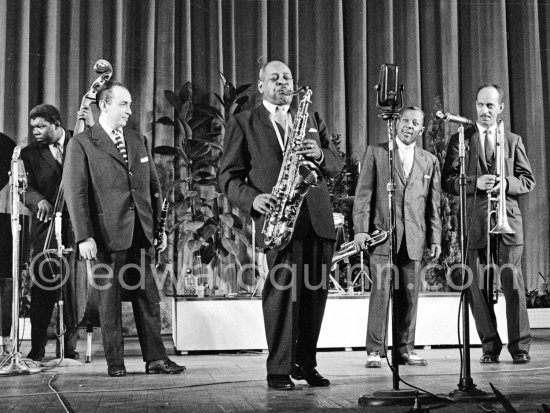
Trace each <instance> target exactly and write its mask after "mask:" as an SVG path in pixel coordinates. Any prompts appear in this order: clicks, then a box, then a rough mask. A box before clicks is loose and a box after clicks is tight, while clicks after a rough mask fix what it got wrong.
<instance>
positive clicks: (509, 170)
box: [443, 127, 535, 249]
mask: <svg viewBox="0 0 550 413" xmlns="http://www.w3.org/2000/svg"><path fill="white" fill-rule="evenodd" d="M479 139H480V138H479V133H478V131H477V129H476V128H475V127H470V128H468V129H467V130H466V131H465V132H464V143H465V146H466V148H467V150H466V153H465V157H464V165H465V170H466V212H467V214H468V219H467V220H466V226H467V234H468V247H469V249H479V248H485V246H486V245H487V192H486V191H480V190H478V189H477V178H478V177H479V176H481V175H485V174H488V173H491V172H490V171H489V170H488V168H487V163H486V161H485V154H484V153H483V151H481V146H480V142H479ZM458 143H459V142H458V134H455V135H453V136H452V137H451V139H450V141H449V145H448V147H447V156H446V158H445V166H444V167H443V187H444V189H445V190H446V191H447V192H449V193H451V194H455V195H458V194H459V172H460V170H459V167H460V165H459V159H458ZM494 165H495V162H493V167H494ZM504 169H505V173H504V175H505V177H506V180H507V181H508V188H507V189H506V215H507V216H508V222H509V224H510V226H511V227H512V229H513V230H514V231H515V234H503V236H502V240H503V242H504V243H505V244H506V245H523V224H522V218H521V212H520V210H519V205H518V196H519V195H522V194H526V193H527V192H530V191H532V190H533V188H534V187H535V178H534V177H533V174H532V172H531V166H530V164H529V159H528V158H527V153H526V152H525V147H524V146H523V143H522V141H521V137H520V136H519V135H515V134H513V133H511V132H509V131H505V145H504ZM492 173H494V172H492Z"/></svg>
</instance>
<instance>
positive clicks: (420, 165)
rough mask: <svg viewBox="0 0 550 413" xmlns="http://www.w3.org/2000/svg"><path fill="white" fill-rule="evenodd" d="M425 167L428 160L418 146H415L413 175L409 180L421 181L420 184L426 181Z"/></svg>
mask: <svg viewBox="0 0 550 413" xmlns="http://www.w3.org/2000/svg"><path fill="white" fill-rule="evenodd" d="M424 165H426V160H425V158H424V154H423V153H422V151H421V150H420V148H418V146H416V145H415V148H414V159H413V164H412V169H411V174H410V175H409V180H410V181H412V180H414V179H418V178H419V179H420V182H422V179H424V176H423V174H424Z"/></svg>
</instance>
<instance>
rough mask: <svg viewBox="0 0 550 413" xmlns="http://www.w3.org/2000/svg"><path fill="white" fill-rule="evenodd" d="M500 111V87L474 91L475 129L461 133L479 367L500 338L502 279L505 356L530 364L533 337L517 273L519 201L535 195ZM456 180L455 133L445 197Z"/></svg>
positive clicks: (492, 358) (491, 359) (455, 189)
mask: <svg viewBox="0 0 550 413" xmlns="http://www.w3.org/2000/svg"><path fill="white" fill-rule="evenodd" d="M503 109H504V103H503V92H502V89H501V88H500V87H499V86H497V85H493V84H484V85H482V86H480V87H479V89H478V90H477V95H476V110H477V121H476V125H475V127H471V128H468V129H466V131H465V132H464V135H465V136H464V141H465V147H466V148H468V149H467V150H466V152H465V157H464V165H465V175H466V217H465V219H466V231H467V244H466V245H467V247H466V249H467V264H468V269H469V271H467V273H470V274H471V275H472V277H473V278H472V279H471V280H468V284H470V285H469V287H468V288H467V289H466V294H468V295H469V301H470V304H471V309H472V314H473V316H474V319H475V322H476V328H477V331H478V334H479V337H480V339H481V344H482V351H483V355H482V357H481V359H480V362H481V363H498V359H499V355H500V351H501V350H502V341H501V339H500V337H499V335H498V331H497V323H496V317H495V313H494V309H493V304H494V303H495V302H496V301H495V297H496V284H497V283H496V280H497V279H498V278H500V282H501V286H502V291H503V294H504V297H505V299H506V319H507V325H508V351H509V352H510V354H511V355H512V359H513V362H514V363H528V362H529V361H530V356H529V345H530V341H531V334H530V329H529V319H528V317H527V307H526V298H525V291H524V290H525V287H524V281H523V275H522V272H521V255H522V253H523V225H522V218H521V212H520V210H519V206H518V198H519V196H520V195H523V194H526V193H528V192H530V191H532V190H533V188H534V187H535V179H534V177H533V174H532V172H531V166H530V164H529V159H528V158H527V154H526V152H525V147H524V146H523V143H522V139H521V137H520V136H518V135H516V134H513V133H511V132H509V131H505V130H504V126H503V122H502V121H499V120H498V117H499V115H500V114H501V113H502V111H503ZM459 175H460V174H459V135H458V134H455V135H453V136H452V137H451V139H450V141H449V146H448V148H447V155H446V159H445V166H444V168H443V174H442V182H443V188H444V189H445V190H446V191H447V192H449V193H452V194H456V195H458V194H459V178H460V176H459ZM493 276H494V279H495V282H493V280H492V279H491V278H492V277H493ZM487 281H488V282H487ZM468 284H467V285H468ZM484 290H485V291H484ZM484 292H485V293H484Z"/></svg>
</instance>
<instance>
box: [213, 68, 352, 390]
mask: <svg viewBox="0 0 550 413" xmlns="http://www.w3.org/2000/svg"><path fill="white" fill-rule="evenodd" d="M293 88H294V83H293V79H292V73H291V71H290V69H289V68H288V67H287V66H286V65H285V64H284V63H282V62H279V61H271V62H268V63H266V64H265V65H264V66H263V67H262V68H261V70H260V73H259V80H258V90H259V92H260V94H261V95H262V97H263V102H262V104H261V105H259V106H257V107H255V108H254V109H252V110H250V111H245V112H242V113H239V114H237V115H236V116H234V117H233V118H231V119H230V121H229V123H228V125H227V132H226V136H225V142H224V155H223V158H222V160H221V167H220V185H221V187H222V190H223V191H224V193H225V194H226V195H227V197H228V198H229V200H230V201H231V202H232V203H233V204H234V205H236V206H238V207H239V208H241V209H242V210H244V211H245V212H247V213H249V214H251V216H252V218H253V219H254V220H255V221H256V229H257V233H256V237H257V240H258V244H259V245H260V248H265V243H264V237H263V234H262V233H261V231H262V228H263V224H264V218H265V214H268V213H270V211H272V210H274V209H276V208H277V206H278V204H279V202H280V200H279V199H277V198H276V197H275V196H274V195H272V194H271V191H272V189H273V187H274V186H276V185H277V183H278V177H279V172H280V170H281V165H283V164H284V160H283V153H284V152H285V146H286V143H287V142H286V140H287V138H288V137H289V136H290V135H291V134H292V129H293V128H291V125H292V123H293V118H294V117H296V116H297V115H296V114H294V113H292V110H289V108H290V103H291V100H292V91H293ZM295 154H297V155H301V156H302V157H303V158H304V159H306V160H308V161H312V162H314V163H315V164H316V165H317V167H318V170H319V171H320V175H321V182H320V184H319V185H318V186H314V187H312V188H311V189H310V190H309V191H308V192H307V195H306V196H305V199H304V201H303V203H302V206H301V208H300V211H299V214H298V217H297V219H296V223H295V227H294V233H293V235H292V237H291V239H290V242H289V243H288V245H286V247H284V248H282V249H281V250H280V251H277V250H276V249H275V248H271V249H267V250H266V257H267V262H268V266H269V269H270V271H269V275H268V277H267V279H266V282H265V285H264V289H263V293H262V307H263V313H264V324H265V330H266V336H267V343H268V348H269V356H268V359H267V384H268V386H269V387H270V388H273V389H277V390H292V389H294V383H293V382H292V380H291V379H290V375H292V377H293V378H294V379H296V380H306V381H307V383H308V384H309V385H310V386H320V387H322V386H328V385H329V384H330V382H329V380H327V379H326V378H324V377H323V376H321V375H320V374H319V373H318V372H317V370H316V369H315V367H316V365H317V362H316V347H317V339H318V337H319V332H320V329H321V322H322V320H323V314H324V310H325V304H326V299H327V295H328V273H329V271H330V265H331V259H332V253H333V243H334V240H335V230H334V222H333V218H332V209H331V205H330V200H329V195H328V190H327V183H326V180H327V178H330V177H334V176H336V175H337V174H338V173H339V172H340V171H341V170H342V167H343V163H342V160H341V159H340V157H339V155H338V152H337V150H336V148H335V147H334V145H333V144H332V142H331V141H330V139H329V136H328V133H327V127H326V125H325V123H324V122H323V121H322V120H321V119H320V117H319V115H318V114H317V113H312V115H311V116H308V117H307V127H306V128H305V136H304V137H303V141H302V144H301V145H298V146H297V148H296V152H295ZM279 183H280V182H279ZM283 219H284V218H283Z"/></svg>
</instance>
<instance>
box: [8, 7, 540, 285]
mask: <svg viewBox="0 0 550 413" xmlns="http://www.w3.org/2000/svg"><path fill="white" fill-rule="evenodd" d="M549 21H550V11H549V1H548V0H529V1H520V0H456V1H440V0H368V1H365V0H147V1H146V0H140V1H136V0H0V88H1V90H2V92H1V93H0V131H2V132H4V133H6V134H8V135H9V136H11V137H12V138H14V139H15V140H16V141H17V142H18V143H19V144H21V145H25V144H27V143H28V142H29V140H31V139H32V137H30V132H29V127H28V119H27V116H28V112H29V110H30V109H31V108H32V107H33V106H35V105H37V104H39V103H42V102H48V103H52V104H54V105H56V106H58V107H59V108H60V110H61V113H62V115H63V119H64V122H65V124H66V125H67V126H68V127H69V128H72V125H74V122H75V120H76V111H77V109H78V105H79V102H80V100H81V98H82V95H83V94H84V93H85V91H86V90H87V89H88V88H89V85H90V84H91V82H92V81H93V80H94V79H95V78H96V77H97V75H96V74H95V73H93V71H92V65H93V63H94V62H95V61H96V60H98V59H100V58H103V59H107V60H109V61H110V62H111V63H112V64H113V67H114V78H115V79H117V80H120V81H122V82H123V83H125V84H126V85H127V86H128V87H129V89H130V91H131V93H132V97H133V99H134V104H133V112H134V114H133V117H132V125H131V126H133V127H135V128H137V129H139V130H140V131H142V132H143V133H144V134H146V135H147V136H148V137H150V138H151V139H152V141H153V143H154V145H156V146H158V145H163V144H170V143H172V142H173V134H172V132H171V130H170V129H169V127H167V126H163V125H159V124H155V123H153V121H154V120H155V119H157V118H159V117H161V116H164V115H167V114H168V115H169V114H170V113H171V111H170V106H169V105H168V103H167V102H166V100H165V98H164V92H163V91H164V90H165V89H171V90H174V89H175V88H177V87H179V86H180V85H181V84H182V83H183V82H185V81H187V80H190V81H192V82H193V83H194V84H195V85H196V94H197V99H199V100H202V101H210V103H212V104H215V99H214V98H213V96H212V94H211V93H212V92H220V91H221V83H220V79H219V73H220V72H223V73H224V74H225V76H226V77H227V79H228V80H230V81H231V82H233V83H235V84H238V85H240V84H243V83H255V82H256V80H257V73H258V70H259V68H260V66H261V64H262V63H263V62H265V61H266V59H269V60H271V59H281V60H284V61H286V62H288V64H289V66H290V67H291V69H292V70H293V71H294V77H295V79H296V80H297V82H298V83H299V84H301V85H305V84H307V85H309V86H310V87H311V88H312V89H313V105H314V106H315V107H316V108H317V110H319V112H321V114H322V115H323V117H324V118H325V119H326V121H327V124H328V126H329V130H330V131H331V132H332V133H337V134H339V135H340V136H341V137H342V139H343V142H344V147H343V148H342V149H343V150H344V151H346V152H347V153H348V155H353V156H355V157H356V158H357V159H359V160H361V158H362V157H363V154H364V152H365V148H366V146H367V145H368V144H373V143H378V142H382V141H384V140H385V139H386V125H385V123H384V122H383V121H382V120H380V118H379V117H378V112H377V109H376V106H375V101H376V93H375V90H374V89H373V86H374V84H376V83H377V80H378V75H379V71H380V65H381V64H382V63H384V62H393V63H397V64H398V65H399V70H400V81H401V82H402V83H403V84H404V85H405V101H406V104H407V105H418V106H421V107H422V108H424V110H425V111H426V112H430V111H431V110H432V107H433V105H434V99H435V98H436V97H439V98H440V99H441V101H442V103H443V105H444V108H445V110H448V111H451V112H455V113H460V114H462V115H464V116H467V117H470V118H474V117H475V104H474V100H475V91H476V89H477V87H478V86H479V85H480V84H481V83H484V82H492V83H498V84H499V85H501V86H502V87H503V89H504V91H505V95H506V96H505V104H506V107H505V112H504V116H503V119H504V121H505V124H506V127H507V128H509V129H511V130H512V131H514V132H516V133H518V134H520V135H521V136H522V137H523V140H524V143H525V145H526V147H527V151H528V154H529V158H530V160H531V163H532V167H533V171H534V173H535V176H536V179H537V187H536V189H535V191H534V192H533V193H531V194H529V195H527V196H525V197H523V199H522V208H523V213H524V222H525V235H526V237H525V239H526V244H525V254H524V260H525V262H524V271H525V277H526V279H527V287H528V288H529V289H532V288H535V287H536V286H537V285H539V283H540V278H539V277H538V273H539V272H541V273H543V274H546V273H548V272H549V271H550V265H549V264H550V255H549V233H550V231H549V229H550V223H549V218H548V206H547V205H548V201H549V199H548V190H547V186H548V179H549V177H548V169H547V160H548V156H549V153H548V150H547V148H546V142H545V137H546V134H547V133H548V128H547V126H546V123H547V122H546V119H548V118H549V116H550V107H549V106H550V104H549V102H550V98H549V97H550V86H549V80H550V75H549V64H550V58H549V52H548V51H549V50H550V48H549V47H550V45H549V43H550V42H549V40H550V39H549V38H550V34H549V33H550V23H549ZM454 132H456V126H453V125H447V126H446V133H447V137H449V136H450V135H451V134H452V133H454Z"/></svg>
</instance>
